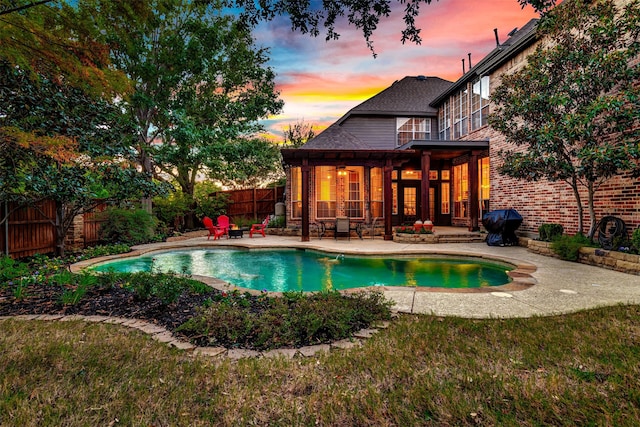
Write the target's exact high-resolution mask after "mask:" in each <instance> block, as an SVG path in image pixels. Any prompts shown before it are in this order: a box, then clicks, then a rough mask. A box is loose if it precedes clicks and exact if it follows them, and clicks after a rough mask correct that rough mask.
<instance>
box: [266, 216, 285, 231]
mask: <svg viewBox="0 0 640 427" xmlns="http://www.w3.org/2000/svg"><path fill="white" fill-rule="evenodd" d="M285 225H286V224H285V218H284V216H274V217H273V218H271V220H270V221H269V225H268V226H267V228H284V227H285Z"/></svg>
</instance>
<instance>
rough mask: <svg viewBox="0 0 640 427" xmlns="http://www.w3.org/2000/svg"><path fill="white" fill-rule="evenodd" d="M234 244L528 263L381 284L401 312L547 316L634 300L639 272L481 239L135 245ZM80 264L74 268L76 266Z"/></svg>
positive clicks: (196, 243)
mask: <svg viewBox="0 0 640 427" xmlns="http://www.w3.org/2000/svg"><path fill="white" fill-rule="evenodd" d="M217 246H236V247H246V248H262V249H265V248H306V249H316V250H323V251H328V252H332V253H338V254H340V253H342V254H354V255H357V254H360V255H378V254H379V255H385V254H403V255H414V254H442V255H444V254H459V255H465V256H475V257H478V256H482V257H487V258H493V259H496V260H503V261H507V262H510V263H512V264H515V265H520V264H522V265H525V266H533V267H534V268H531V272H530V273H529V274H530V276H531V278H532V279H533V280H532V282H535V284H533V285H532V286H526V287H522V288H516V289H509V288H507V289H502V288H497V289H496V290H495V291H489V292H487V291H486V290H485V291H484V292H446V291H437V290H436V291H434V290H433V289H430V290H427V291H425V289H424V288H408V287H402V288H385V289H384V290H383V292H384V294H385V296H386V297H387V298H389V299H391V300H393V301H394V302H395V306H394V309H395V310H397V311H399V312H403V313H425V314H434V315H438V316H459V317H466V318H512V317H531V316H551V315H557V314H562V313H569V312H575V311H578V310H583V309H589V308H595V307H602V306H610V305H617V304H639V303H640V276H635V275H632V274H626V273H621V272H618V271H613V270H607V269H604V268H600V267H594V266H589V265H584V264H578V263H573V262H568V261H562V260H559V259H556V258H551V257H546V256H543V255H538V254H535V253H532V252H529V251H528V250H527V249H526V248H522V247H495V246H488V245H487V244H486V243H440V244H406V243H396V242H393V241H384V240H381V239H364V240H360V239H358V238H352V239H351V240H346V239H340V240H334V239H332V238H324V239H313V238H312V239H311V241H309V242H301V241H300V237H295V236H294V237H285V236H273V235H267V237H262V236H259V237H254V238H248V237H244V238H242V239H220V240H207V238H206V237H195V238H191V239H186V240H182V241H174V242H163V243H153V244H148V245H140V246H136V247H134V249H137V250H141V251H143V252H147V251H150V250H165V249H173V248H181V249H186V248H193V247H217ZM83 265H84V263H79V264H76V265H75V266H74V267H76V268H81V267H83Z"/></svg>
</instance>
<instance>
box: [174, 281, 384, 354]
mask: <svg viewBox="0 0 640 427" xmlns="http://www.w3.org/2000/svg"><path fill="white" fill-rule="evenodd" d="M390 307H391V302H390V301H387V300H385V298H384V296H383V295H382V294H381V293H371V292H369V293H356V294H351V295H346V296H345V295H341V294H340V293H338V292H319V293H313V294H306V293H302V292H286V293H284V294H283V296H282V297H281V298H272V297H268V296H266V294H262V295H260V296H252V295H250V294H248V293H239V292H237V291H233V292H229V293H227V292H224V293H222V294H220V295H217V296H215V297H214V298H213V299H212V301H211V304H208V305H207V306H206V307H202V308H201V309H200V311H199V313H198V315H197V316H195V317H193V318H192V319H190V320H189V321H187V322H185V323H184V324H183V325H181V326H180V328H178V330H179V331H182V332H183V333H185V334H186V335H189V336H193V337H197V338H194V339H196V340H197V341H204V344H206V345H223V346H227V347H228V346H235V345H241V346H243V347H247V348H254V349H256V350H266V349H271V348H278V347H284V346H293V347H300V346H304V345H310V344H317V343H321V342H328V341H332V340H339V339H343V338H347V337H349V336H350V335H351V334H352V333H353V332H355V331H357V330H359V329H362V328H364V327H368V326H370V325H371V323H372V322H374V321H376V320H382V319H388V318H390Z"/></svg>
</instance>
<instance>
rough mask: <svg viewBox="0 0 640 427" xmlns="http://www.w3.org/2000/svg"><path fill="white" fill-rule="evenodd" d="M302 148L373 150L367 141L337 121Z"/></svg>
mask: <svg viewBox="0 0 640 427" xmlns="http://www.w3.org/2000/svg"><path fill="white" fill-rule="evenodd" d="M301 148H310V149H323V150H336V149H341V150H371V147H370V146H368V145H367V144H366V143H365V142H363V141H362V140H360V139H359V138H357V137H356V136H355V135H353V134H352V133H350V132H348V131H346V130H344V129H343V128H342V127H340V125H338V124H337V123H334V124H332V125H331V126H329V127H328V128H326V129H325V130H324V131H322V132H320V133H319V134H318V136H316V137H315V138H313V139H310V140H309V141H307V143H306V144H304V145H303V146H302V147H301Z"/></svg>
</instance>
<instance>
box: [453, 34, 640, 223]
mask: <svg viewBox="0 0 640 427" xmlns="http://www.w3.org/2000/svg"><path fill="white" fill-rule="evenodd" d="M533 49H535V46H534V47H530V48H529V49H527V50H525V51H524V52H522V53H521V54H519V55H518V56H517V57H515V58H514V59H512V60H510V61H508V62H507V63H506V64H504V66H503V67H502V68H500V69H499V70H497V71H496V72H495V73H494V74H493V75H491V78H490V88H491V91H493V89H494V88H495V87H497V85H499V83H500V80H501V79H500V76H501V75H502V74H504V73H506V72H513V71H515V70H517V69H518V68H520V67H522V66H523V65H524V64H525V63H526V61H524V60H523V59H524V58H525V57H526V55H528V54H529V53H530V52H532V51H533ZM465 139H469V140H484V139H489V141H490V158H491V209H506V208H514V209H516V210H517V211H518V212H519V213H520V214H521V215H522V217H523V219H524V221H523V223H522V226H521V228H520V231H522V232H525V233H527V234H535V233H537V231H538V227H539V226H540V224H542V223H559V224H562V225H563V226H564V228H565V232H567V233H569V234H574V233H576V232H577V231H578V209H577V205H576V201H575V197H574V194H573V190H572V189H571V187H569V185H568V184H566V183H565V182H549V181H547V180H541V181H536V182H532V181H526V180H516V179H513V178H509V177H506V176H502V175H500V174H498V172H497V167H498V166H499V165H500V164H501V163H502V159H501V158H500V157H499V156H498V152H499V151H500V150H503V149H504V150H506V149H511V150H514V149H519V148H520V147H515V146H513V145H510V144H507V143H506V141H505V140H504V137H503V136H502V135H501V134H499V133H498V132H496V131H495V130H493V129H492V128H491V127H489V126H486V127H484V128H481V129H478V130H477V131H475V132H471V133H470V134H469V135H467V136H466V137H465ZM580 196H581V199H582V204H583V208H584V217H583V224H584V231H585V232H588V231H589V225H590V224H589V211H588V199H587V191H586V189H581V193H580ZM594 205H595V210H596V221H597V220H599V219H600V218H602V217H603V216H605V215H614V216H617V217H620V218H622V219H623V220H624V221H625V223H626V224H627V227H628V229H629V230H633V229H635V228H637V227H640V179H637V178H632V177H631V176H630V174H624V175H621V176H616V177H613V178H611V179H609V180H608V181H606V182H605V183H604V184H603V185H602V186H601V187H600V188H599V190H598V191H597V192H596V194H595V200H594Z"/></svg>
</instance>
